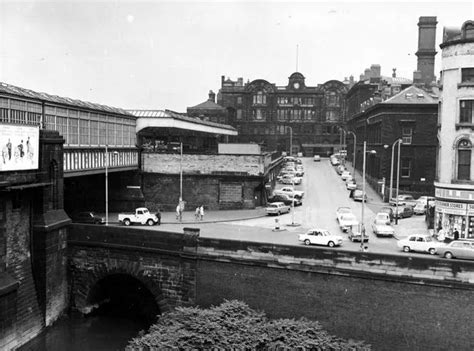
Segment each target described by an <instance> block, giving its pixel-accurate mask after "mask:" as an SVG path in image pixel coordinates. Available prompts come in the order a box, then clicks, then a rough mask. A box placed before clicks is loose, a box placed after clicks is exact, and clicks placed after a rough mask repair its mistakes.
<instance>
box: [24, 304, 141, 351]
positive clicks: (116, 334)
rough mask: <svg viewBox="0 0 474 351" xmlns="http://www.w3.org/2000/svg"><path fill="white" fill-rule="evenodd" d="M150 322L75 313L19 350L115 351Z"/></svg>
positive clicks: (123, 346)
mask: <svg viewBox="0 0 474 351" xmlns="http://www.w3.org/2000/svg"><path fill="white" fill-rule="evenodd" d="M148 327H149V323H147V322H145V321H143V320H142V319H136V318H135V319H134V318H127V317H121V316H113V315H106V314H102V315H93V316H82V315H81V314H80V313H72V314H70V315H69V316H67V317H63V318H61V319H60V320H58V321H57V322H56V323H55V324H54V325H53V326H51V327H49V328H47V329H46V330H45V331H44V332H43V333H42V334H40V335H39V336H37V337H36V338H35V339H33V340H32V341H30V342H29V343H27V344H25V345H24V346H22V347H21V348H20V349H19V351H66V350H67V351H115V350H124V349H125V347H126V346H127V344H128V341H129V340H131V339H132V338H134V337H136V336H137V335H138V334H139V332H140V331H141V330H147V329H148Z"/></svg>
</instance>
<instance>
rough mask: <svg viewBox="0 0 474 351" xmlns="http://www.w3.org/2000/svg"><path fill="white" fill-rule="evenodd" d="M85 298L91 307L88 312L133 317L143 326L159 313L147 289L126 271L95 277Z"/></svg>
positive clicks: (153, 297)
mask: <svg viewBox="0 0 474 351" xmlns="http://www.w3.org/2000/svg"><path fill="white" fill-rule="evenodd" d="M87 300H88V304H89V305H90V306H93V307H94V308H93V309H91V312H90V315H108V316H110V317H119V318H129V319H136V320H141V321H143V322H144V323H146V324H147V325H151V324H152V323H154V322H155V321H156V319H157V317H158V316H159V315H161V310H160V307H159V305H158V302H157V299H156V297H155V296H154V295H153V293H152V292H151V291H150V289H148V287H147V286H146V285H145V284H144V283H143V282H142V281H141V280H140V279H138V278H136V277H133V276H132V275H130V274H126V273H113V274H109V275H107V276H105V277H103V278H101V279H99V280H98V281H97V282H96V283H95V284H94V285H93V287H92V288H91V290H90V292H89V296H88V299H87Z"/></svg>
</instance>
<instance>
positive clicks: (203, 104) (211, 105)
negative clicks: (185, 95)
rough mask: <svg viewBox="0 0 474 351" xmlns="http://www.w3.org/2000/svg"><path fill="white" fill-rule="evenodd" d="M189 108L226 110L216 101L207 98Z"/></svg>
mask: <svg viewBox="0 0 474 351" xmlns="http://www.w3.org/2000/svg"><path fill="white" fill-rule="evenodd" d="M188 109H193V110H222V111H225V108H224V107H222V106H221V105H218V104H216V103H215V102H214V101H210V100H206V101H204V102H201V103H200V104H198V105H196V106H193V107H188Z"/></svg>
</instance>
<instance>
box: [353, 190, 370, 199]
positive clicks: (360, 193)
mask: <svg viewBox="0 0 474 351" xmlns="http://www.w3.org/2000/svg"><path fill="white" fill-rule="evenodd" d="M352 198H353V199H354V201H362V200H364V202H367V194H364V192H363V191H362V190H360V189H356V190H354V194H353V195H352Z"/></svg>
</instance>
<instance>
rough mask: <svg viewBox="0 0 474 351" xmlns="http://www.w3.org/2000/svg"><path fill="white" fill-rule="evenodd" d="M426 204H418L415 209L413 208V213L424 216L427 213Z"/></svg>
mask: <svg viewBox="0 0 474 351" xmlns="http://www.w3.org/2000/svg"><path fill="white" fill-rule="evenodd" d="M426 208H427V206H426V203H423V202H418V203H417V204H416V206H415V207H413V212H414V213H415V214H416V215H422V214H425V213H426Z"/></svg>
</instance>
